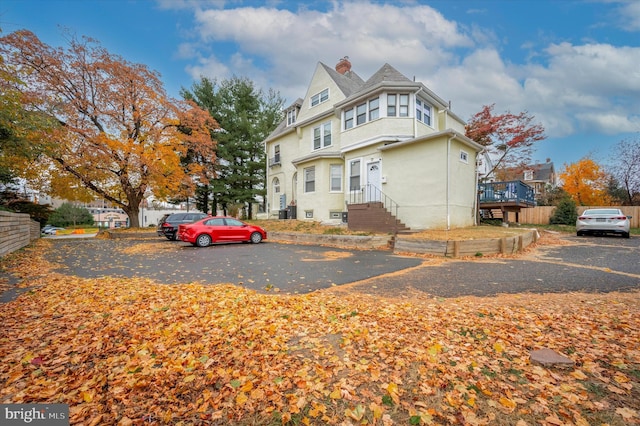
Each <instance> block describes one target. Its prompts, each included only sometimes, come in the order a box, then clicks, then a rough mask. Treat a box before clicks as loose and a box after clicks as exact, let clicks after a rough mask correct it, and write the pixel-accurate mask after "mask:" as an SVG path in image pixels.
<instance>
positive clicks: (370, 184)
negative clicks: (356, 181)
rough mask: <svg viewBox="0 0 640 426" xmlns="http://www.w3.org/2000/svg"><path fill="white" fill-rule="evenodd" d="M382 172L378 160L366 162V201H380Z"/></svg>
mask: <svg viewBox="0 0 640 426" xmlns="http://www.w3.org/2000/svg"><path fill="white" fill-rule="evenodd" d="M381 186H382V174H381V170H380V161H373V162H371V163H367V194H366V198H367V201H380V199H381V195H382V194H381V193H380V191H381Z"/></svg>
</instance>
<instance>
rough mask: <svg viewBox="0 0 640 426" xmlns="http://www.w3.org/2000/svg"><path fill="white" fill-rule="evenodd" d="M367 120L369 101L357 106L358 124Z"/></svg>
mask: <svg viewBox="0 0 640 426" xmlns="http://www.w3.org/2000/svg"><path fill="white" fill-rule="evenodd" d="M366 121H367V103H366V102H365V103H363V104H360V105H358V106H357V107H356V126H359V125H361V124H364V123H365V122H366Z"/></svg>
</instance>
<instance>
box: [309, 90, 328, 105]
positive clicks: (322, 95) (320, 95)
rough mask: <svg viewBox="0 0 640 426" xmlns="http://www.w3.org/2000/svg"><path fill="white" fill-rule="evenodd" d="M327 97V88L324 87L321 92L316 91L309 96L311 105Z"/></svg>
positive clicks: (317, 103)
mask: <svg viewBox="0 0 640 426" xmlns="http://www.w3.org/2000/svg"><path fill="white" fill-rule="evenodd" d="M327 99H329V89H324V90H323V91H322V92H320V93H316V94H315V95H313V96H312V97H311V106H312V107H314V106H316V105H319V104H321V103H322V102H324V101H326V100H327Z"/></svg>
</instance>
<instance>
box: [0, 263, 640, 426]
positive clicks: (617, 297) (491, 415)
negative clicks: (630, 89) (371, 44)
mask: <svg viewBox="0 0 640 426" xmlns="http://www.w3.org/2000/svg"><path fill="white" fill-rule="evenodd" d="M39 265H40V266H41V267H42V266H43V264H42V263H39ZM42 272H44V271H42V270H40V271H32V272H31V274H32V276H33V278H34V279H33V281H31V282H33V283H36V284H38V287H37V288H34V289H33V291H32V292H30V293H28V294H25V295H23V296H22V297H21V298H20V299H18V300H16V301H14V302H10V303H7V304H4V305H1V306H0V321H2V324H3V333H2V336H1V337H0V354H1V357H2V358H1V361H2V362H1V364H0V383H2V386H1V390H0V402H2V403H7V402H58V403H66V404H69V405H70V413H71V421H72V423H83V424H123V425H124V424H137V423H141V422H142V420H143V419H144V421H146V422H150V423H155V424H178V423H182V424H207V423H209V424H228V423H234V424H246V425H254V424H265V425H266V424H287V423H290V424H313V425H320V424H380V425H391V424H469V425H484V424H500V423H502V424H521V425H522V424H529V425H533V424H574V425H586V424H594V423H600V422H604V420H603V419H605V418H606V419H608V420H607V422H608V423H609V424H612V425H616V424H619V425H621V424H634V422H636V423H637V422H638V421H640V417H638V404H637V401H638V398H637V396H638V386H639V382H640V378H639V377H638V374H639V371H640V353H639V350H640V348H639V343H638V342H640V323H639V322H640V315H638V313H639V312H640V294H638V293H637V292H636V293H621V294H608V295H585V294H573V295H547V296H536V295H526V296H502V297H498V298H483V299H478V298H459V299H452V300H444V299H431V298H427V297H425V298H423V299H419V300H418V299H414V300H411V301H402V302H398V301H396V300H390V299H382V298H377V297H373V296H367V295H362V294H353V295H350V294H342V295H337V294H331V293H314V294H310V295H305V296H276V295H263V294H258V293H255V292H252V291H248V290H244V289H242V288H238V287H234V286H231V285H220V286H202V285H199V284H189V285H159V284H155V283H153V282H151V281H148V280H141V279H127V280H123V279H115V278H100V279H91V280H81V279H76V278H70V277H66V276H63V275H58V274H56V273H52V272H50V271H47V274H42ZM24 273H25V274H26V275H25V278H26V280H27V281H29V280H30V275H29V272H28V271H25V272H24ZM33 274H38V275H40V276H39V278H38V279H39V280H40V281H36V277H35V275H33ZM42 275H46V278H43V277H42ZM540 347H550V348H552V349H554V350H556V351H558V352H562V353H564V354H566V355H568V356H569V357H570V358H571V359H573V360H574V361H575V362H576V365H575V368H570V369H566V370H560V369H554V368H547V367H543V366H539V365H533V364H531V362H530V361H529V356H528V353H529V350H530V349H536V348H540Z"/></svg>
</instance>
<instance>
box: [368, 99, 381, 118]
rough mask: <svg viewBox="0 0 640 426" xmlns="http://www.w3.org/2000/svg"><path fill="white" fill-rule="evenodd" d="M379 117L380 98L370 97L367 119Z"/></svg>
mask: <svg viewBox="0 0 640 426" xmlns="http://www.w3.org/2000/svg"><path fill="white" fill-rule="evenodd" d="M378 117H380V98H375V99H371V100H370V101H369V120H370V121H371V120H375V119H376V118H378Z"/></svg>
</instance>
